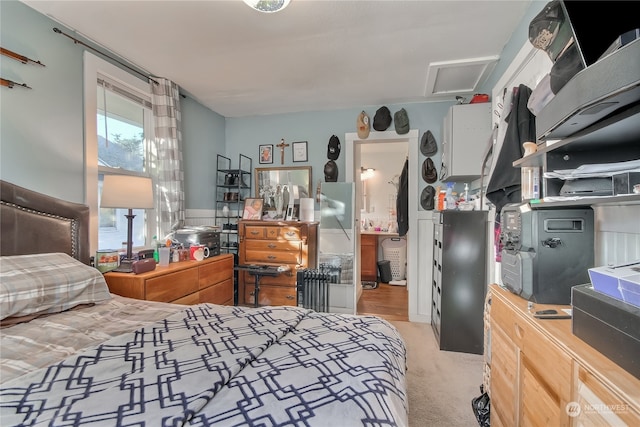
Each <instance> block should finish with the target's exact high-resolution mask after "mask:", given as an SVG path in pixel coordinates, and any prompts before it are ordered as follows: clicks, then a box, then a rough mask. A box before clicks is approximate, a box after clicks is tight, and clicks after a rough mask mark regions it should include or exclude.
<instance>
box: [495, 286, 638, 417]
mask: <svg viewBox="0 0 640 427" xmlns="http://www.w3.org/2000/svg"><path fill="white" fill-rule="evenodd" d="M489 292H490V295H489V298H490V300H491V303H490V305H489V306H488V307H489V308H488V310H489V319H490V327H489V332H488V333H489V334H490V342H491V344H490V345H491V359H490V364H489V382H490V387H489V389H490V397H491V426H492V427H499V426H507V427H511V426H638V425H640V380H639V379H638V378H635V377H634V376H633V375H631V374H630V373H628V372H627V371H625V370H624V369H622V368H621V367H619V366H618V365H616V364H615V363H613V362H612V361H611V360H609V359H608V358H607V357H605V356H604V355H603V354H602V353H600V352H598V351H597V350H595V349H594V348H592V347H591V346H589V345H588V344H586V343H585V342H584V341H582V340H581V339H580V338H578V337H576V336H575V335H573V333H572V332H571V319H536V318H534V317H533V315H532V314H531V313H529V311H528V309H527V301H526V300H524V299H523V298H520V297H518V296H516V295H514V294H512V293H510V292H509V291H506V290H504V289H502V288H501V287H499V286H497V285H491V286H490V287H489ZM546 308H555V309H557V310H558V311H560V309H562V308H570V306H554V305H546V304H535V307H534V309H533V310H534V311H537V310H543V309H546Z"/></svg>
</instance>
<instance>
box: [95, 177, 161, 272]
mask: <svg viewBox="0 0 640 427" xmlns="http://www.w3.org/2000/svg"><path fill="white" fill-rule="evenodd" d="M100 207H102V208H118V209H129V213H128V214H127V215H125V217H126V218H127V220H128V224H127V256H126V258H125V259H124V260H122V261H121V262H120V266H119V267H118V268H117V269H115V270H112V271H119V272H122V273H131V272H132V271H133V261H134V260H133V254H132V246H133V218H135V215H134V214H133V209H150V208H153V184H152V181H151V178H145V177H141V176H132V175H105V176H104V181H103V183H102V198H101V200H100Z"/></svg>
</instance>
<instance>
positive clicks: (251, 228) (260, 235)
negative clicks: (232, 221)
mask: <svg viewBox="0 0 640 427" xmlns="http://www.w3.org/2000/svg"><path fill="white" fill-rule="evenodd" d="M270 228H271V227H270ZM244 235H245V238H246V239H266V238H267V227H264V226H255V225H245V226H244Z"/></svg>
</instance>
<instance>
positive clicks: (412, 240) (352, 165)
mask: <svg viewBox="0 0 640 427" xmlns="http://www.w3.org/2000/svg"><path fill="white" fill-rule="evenodd" d="M345 141H346V150H345V155H346V160H345V169H346V170H345V181H347V182H354V183H355V184H356V185H355V186H354V187H355V199H356V200H355V209H354V211H355V212H354V214H355V216H356V220H355V221H354V223H355V224H362V220H363V219H364V218H367V217H373V218H376V217H378V218H381V219H386V218H388V216H389V210H388V208H389V207H390V203H391V202H390V201H389V200H390V198H389V196H388V195H389V194H394V195H395V194H396V192H397V189H396V188H394V186H393V184H392V182H393V181H394V179H395V180H399V177H400V174H401V173H402V168H403V166H404V161H405V160H408V162H409V171H411V170H418V167H417V158H418V131H417V130H411V131H409V133H407V134H405V135H398V134H397V133H396V132H394V131H393V132H371V133H370V135H369V137H368V138H367V139H365V140H363V139H359V138H358V136H357V134H355V133H353V134H351V133H349V134H346V135H345ZM392 153H393V155H392ZM398 153H399V156H400V160H398V162H397V163H398V166H395V164H394V163H393V162H392V161H390V160H389V159H391V158H393V157H394V156H395V157H398ZM376 166H377V167H376ZM361 168H365V169H366V168H371V169H376V171H375V172H374V173H378V172H379V175H380V176H378V179H377V180H376V182H375V185H365V186H363V185H361V181H360V173H361V170H362V169H361ZM412 181H413V182H412ZM408 184H409V185H408V187H409V188H408V194H416V193H417V184H416V181H415V180H411V179H409V183H408ZM366 193H368V194H366ZM367 203H368V204H367ZM416 211H417V202H416V200H415V197H409V212H410V213H411V212H416ZM415 217H416V216H415V215H412V214H410V215H409V232H408V233H407V235H406V239H407V269H406V280H407V284H406V286H397V285H388V284H385V283H381V284H379V286H378V288H376V289H375V290H362V288H361V287H360V286H356V287H355V288H356V289H355V292H356V295H355V298H356V301H358V304H356V306H357V307H356V313H357V314H376V315H380V316H381V317H386V318H389V319H391V320H411V317H412V312H413V313H414V315H415V311H416V310H415V309H412V307H413V306H417V304H416V303H415V301H412V296H413V295H415V293H416V290H417V287H418V277H417V274H416V271H417V258H416V257H415V253H416V250H415V248H416V245H417V232H416V230H417V221H416V220H415ZM360 231H361V230H360V227H356V230H355V233H354V234H355V236H356V239H355V240H356V247H357V248H358V249H357V250H356V251H355V256H354V273H356V271H357V276H356V277H357V278H358V279H359V278H360V273H361V259H360V250H359V248H360V242H361V237H360ZM379 253H380V254H381V253H382V251H380V252H379ZM378 259H382V258H381V257H380V255H379V257H378Z"/></svg>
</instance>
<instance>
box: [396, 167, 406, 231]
mask: <svg viewBox="0 0 640 427" xmlns="http://www.w3.org/2000/svg"><path fill="white" fill-rule="evenodd" d="M396 213H397V216H398V235H399V236H401V237H402V236H404V235H406V234H407V231H408V230H409V159H408V158H407V159H406V160H405V161H404V167H403V168H402V173H401V174H400V181H399V184H398V197H396Z"/></svg>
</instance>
